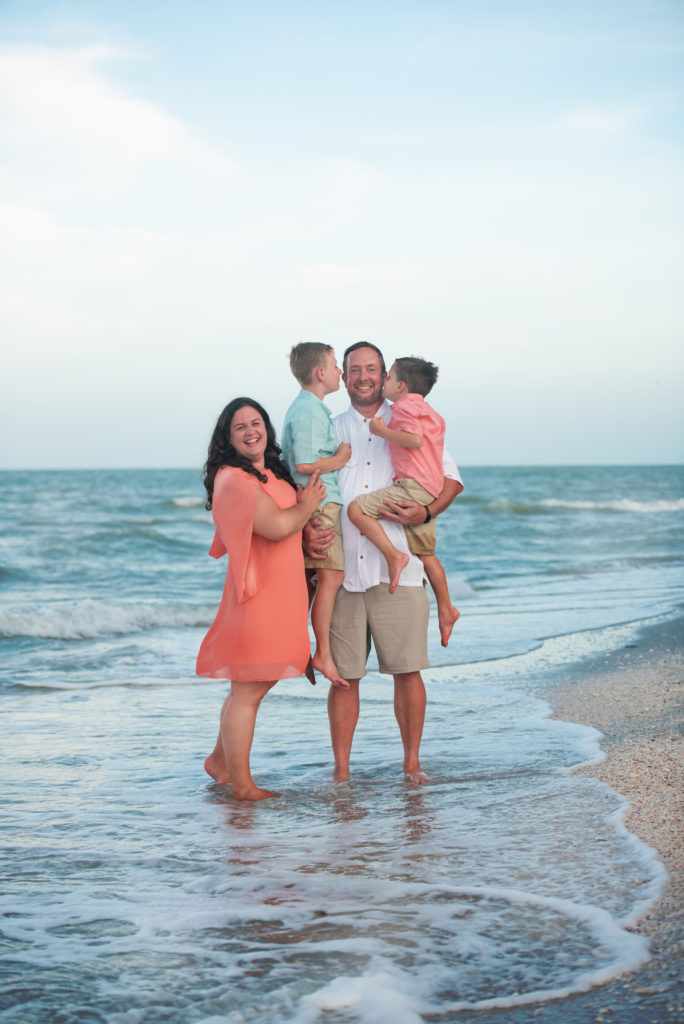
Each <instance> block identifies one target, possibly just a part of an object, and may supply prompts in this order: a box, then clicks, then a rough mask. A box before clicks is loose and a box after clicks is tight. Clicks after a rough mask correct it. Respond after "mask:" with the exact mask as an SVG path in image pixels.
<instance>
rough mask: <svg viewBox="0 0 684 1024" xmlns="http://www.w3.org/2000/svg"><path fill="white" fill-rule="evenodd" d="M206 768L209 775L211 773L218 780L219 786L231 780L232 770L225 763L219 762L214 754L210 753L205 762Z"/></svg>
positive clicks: (215, 780)
mask: <svg viewBox="0 0 684 1024" xmlns="http://www.w3.org/2000/svg"><path fill="white" fill-rule="evenodd" d="M204 770H205V772H206V773H207V775H211V777H212V779H213V780H214V782H217V783H218V784H219V786H225V785H226V784H227V783H229V782H230V772H229V771H228V769H227V768H226V766H225V764H219V762H218V760H217V759H216V758H215V757H214V755H213V754H210V755H209V757H208V758H207V759H206V761H205V762H204Z"/></svg>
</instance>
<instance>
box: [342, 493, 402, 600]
mask: <svg viewBox="0 0 684 1024" xmlns="http://www.w3.org/2000/svg"><path fill="white" fill-rule="evenodd" d="M347 515H348V516H349V518H350V519H351V521H352V523H353V524H354V526H356V527H357V528H358V529H359V530H360V531H361V533H362V534H363V535H364V537H368V540H369V541H371V542H372V543H373V544H375V546H376V548H377V549H378V551H380V553H381V554H382V555H384V557H385V561H386V562H387V568H388V569H389V578H390V585H389V592H390V594H393V593H394V591H395V590H396V589H397V585H398V583H399V577H400V576H401V574H402V572H403V571H404V569H405V568H406V566H407V565H408V563H409V556H408V555H407V554H405V553H404V552H403V551H400V550H399V548H395V546H394V544H393V543H392V541H391V540H390V539H389V537H388V536H387V534H386V533H385V531H384V530H383V528H382V526H381V525H380V523H379V522H378V520H377V519H374V518H373V517H372V516H367V515H366V513H365V512H362V511H361V506H360V505H359V503H358V501H352V503H351V505H349V507H348V509H347Z"/></svg>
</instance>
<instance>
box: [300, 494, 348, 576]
mask: <svg viewBox="0 0 684 1024" xmlns="http://www.w3.org/2000/svg"><path fill="white" fill-rule="evenodd" d="M341 508H342V506H341V505H339V504H338V503H337V502H336V501H327V502H326V503H325V505H322V506H321V508H317V509H316V511H315V512H314V514H313V515H312V516H311V517H310V518H311V519H319V520H320V524H319V525H318V526H317V527H316V530H329V529H330V528H331V527H332V529H333V530H334V531H335V539H334V540H333V542H332V547H329V548H328V550H327V551H326V553H325V558H309V556H308V555H307V554H306V553H305V554H304V565H305V567H306V568H307V569H342V570H344V552H343V550H342V526H341V525H340V509H341Z"/></svg>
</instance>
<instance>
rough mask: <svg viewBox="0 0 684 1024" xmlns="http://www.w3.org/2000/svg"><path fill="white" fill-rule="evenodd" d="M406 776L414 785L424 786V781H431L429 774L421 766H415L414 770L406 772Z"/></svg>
mask: <svg viewBox="0 0 684 1024" xmlns="http://www.w3.org/2000/svg"><path fill="white" fill-rule="evenodd" d="M404 778H405V779H407V780H408V781H409V782H412V783H413V785H414V786H422V785H423V783H424V782H431V781H432V780H431V779H430V776H429V775H426V774H425V772H424V771H421V769H420V768H414V769H413V771H410V772H407V771H405V772H404Z"/></svg>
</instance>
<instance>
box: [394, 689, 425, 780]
mask: <svg viewBox="0 0 684 1024" xmlns="http://www.w3.org/2000/svg"><path fill="white" fill-rule="evenodd" d="M426 703H427V697H426V695H425V684H424V683H423V677H422V676H421V674H420V672H403V673H401V674H399V675H395V677H394V714H395V716H396V719H397V722H398V723H399V732H400V733H401V742H402V743H403V745H404V775H405V776H406V778H408V779H410V780H411V782H413V783H415V784H416V785H420V784H421V783H422V782H428V781H429V776H428V775H426V774H425V772H423V771H422V770H421V767H420V759H419V751H420V741H421V739H422V736H423V725H424V723H425V706H426Z"/></svg>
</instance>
